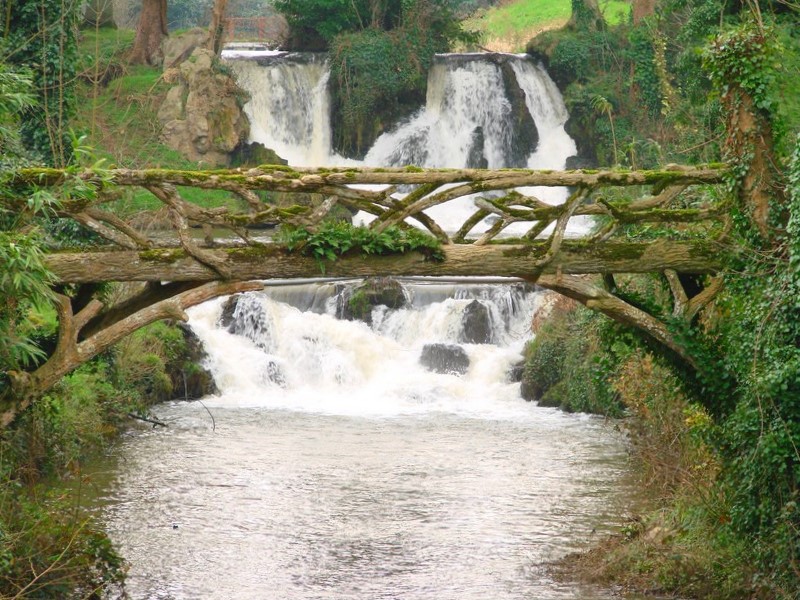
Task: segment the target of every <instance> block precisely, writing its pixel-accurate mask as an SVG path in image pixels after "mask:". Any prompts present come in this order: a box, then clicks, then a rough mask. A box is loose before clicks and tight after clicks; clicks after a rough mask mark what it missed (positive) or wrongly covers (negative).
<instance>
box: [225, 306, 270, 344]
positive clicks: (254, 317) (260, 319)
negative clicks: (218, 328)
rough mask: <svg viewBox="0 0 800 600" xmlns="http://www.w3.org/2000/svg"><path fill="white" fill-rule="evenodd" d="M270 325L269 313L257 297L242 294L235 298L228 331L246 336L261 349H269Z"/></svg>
mask: <svg viewBox="0 0 800 600" xmlns="http://www.w3.org/2000/svg"><path fill="white" fill-rule="evenodd" d="M224 312H225V311H224V310H223V313H224ZM270 325H271V324H270V318H269V315H268V314H267V313H266V311H265V310H264V306H263V305H262V304H261V301H260V300H259V299H258V297H256V296H252V295H248V294H242V295H240V296H239V297H238V298H237V300H236V307H235V309H234V311H233V318H232V320H231V321H230V324H229V325H228V333H232V334H234V335H241V336H243V337H246V338H247V339H249V340H250V341H252V342H253V343H254V344H255V345H256V346H258V347H259V348H261V349H262V350H266V351H269V350H270V349H271V347H272V337H271V335H270V330H271V327H270Z"/></svg>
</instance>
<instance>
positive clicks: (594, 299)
mask: <svg viewBox="0 0 800 600" xmlns="http://www.w3.org/2000/svg"><path fill="white" fill-rule="evenodd" d="M536 284H537V285H539V286H541V287H543V288H547V289H549V290H553V291H554V292H558V293H559V294H562V295H564V296H567V297H569V298H572V299H574V300H577V301H578V302H580V303H581V304H583V305H585V306H586V307H587V308H590V309H592V310H595V311H597V312H601V313H603V314H604V315H606V316H608V317H610V318H612V319H614V320H615V321H617V322H619V323H622V324H623V325H628V326H629V327H634V328H636V329H638V330H639V331H642V332H644V333H646V334H647V335H649V336H650V337H651V338H652V339H653V340H655V341H656V342H658V343H659V344H661V345H662V346H664V347H665V348H668V349H669V350H670V351H672V352H674V353H675V355H677V356H678V357H679V358H680V359H681V360H683V361H684V362H685V363H686V365H687V366H689V367H691V368H692V369H693V370H697V364H696V363H695V360H694V358H692V356H691V354H689V351H688V350H687V349H686V348H685V347H684V346H683V344H681V343H680V342H679V341H678V340H677V339H676V338H675V336H674V335H672V333H670V331H669V329H667V327H666V325H664V323H662V322H661V321H659V320H658V319H657V318H655V317H654V316H652V315H650V314H648V313H646V312H644V311H643V310H641V309H639V308H636V307H635V306H633V305H631V304H628V303H627V302H625V301H624V300H622V299H620V298H618V297H616V296H615V295H613V294H612V293H611V292H608V291H607V290H605V289H604V288H603V287H602V286H601V285H596V284H595V283H594V282H593V281H592V280H591V279H589V278H585V277H576V276H569V275H566V276H561V275H556V276H553V275H544V276H542V277H540V278H539V279H538V280H537V281H536Z"/></svg>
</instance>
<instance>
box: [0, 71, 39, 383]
mask: <svg viewBox="0 0 800 600" xmlns="http://www.w3.org/2000/svg"><path fill="white" fill-rule="evenodd" d="M34 105H35V97H34V86H33V83H32V82H31V80H30V78H29V77H26V76H24V75H20V74H19V73H15V72H13V71H10V70H8V68H7V67H6V66H5V65H0V151H1V152H2V156H3V158H2V163H3V167H4V168H6V169H7V168H10V167H13V166H18V165H19V164H20V163H22V162H24V161H25V160H26V158H25V151H24V149H23V147H22V144H21V141H20V133H19V127H20V125H21V121H22V119H20V115H25V117H26V118H27V117H28V114H29V112H30V111H29V109H31V108H32V107H33V106H34ZM0 192H2V193H3V195H5V194H6V193H8V192H9V191H8V190H3V189H2V183H0ZM12 194H13V192H12ZM51 202H52V199H51V197H50V196H49V195H46V194H41V193H40V194H35V195H34V196H32V197H31V198H30V199H29V201H28V202H27V203H26V204H25V205H24V208H23V209H22V210H19V209H18V208H17V207H14V208H6V207H0V264H2V265H3V269H2V271H0V369H2V371H7V370H9V369H19V368H23V367H27V366H29V365H30V364H31V363H33V362H34V361H35V360H36V359H37V358H39V357H41V355H42V353H41V351H40V350H39V349H38V348H37V347H36V345H35V344H33V343H32V342H31V341H30V340H29V339H28V335H27V334H28V333H30V331H29V330H28V329H27V328H26V327H25V321H26V319H27V317H28V315H29V313H30V311H31V310H32V308H33V307H35V306H36V305H39V304H44V303H45V302H46V301H47V300H48V299H49V298H50V295H51V292H50V287H49V283H50V281H51V279H50V275H49V273H48V272H47V270H46V269H45V267H44V264H43V260H42V258H43V256H42V250H41V248H40V245H39V240H40V232H39V230H38V229H37V228H36V227H35V226H33V225H32V224H31V223H30V217H31V216H32V215H34V214H36V213H41V212H45V211H46V210H47V209H48V208H49V205H50V204H51Z"/></svg>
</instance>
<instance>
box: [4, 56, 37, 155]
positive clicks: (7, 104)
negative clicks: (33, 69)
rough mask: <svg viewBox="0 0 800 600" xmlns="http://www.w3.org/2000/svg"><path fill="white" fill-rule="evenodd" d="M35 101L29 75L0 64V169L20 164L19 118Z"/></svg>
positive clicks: (21, 151) (22, 149) (21, 150)
mask: <svg viewBox="0 0 800 600" xmlns="http://www.w3.org/2000/svg"><path fill="white" fill-rule="evenodd" d="M35 104H36V97H35V95H34V88H33V82H32V81H31V78H30V76H27V75H25V74H23V73H18V72H15V71H13V70H11V69H9V67H8V66H7V65H5V64H3V63H0V168H9V167H12V166H14V165H16V164H19V163H20V162H21V161H23V160H24V158H25V154H26V152H25V150H24V148H23V146H22V141H21V139H20V132H19V127H20V124H21V120H22V117H23V116H25V115H26V114H27V113H28V112H29V111H31V110H32V108H33V107H34V105H35Z"/></svg>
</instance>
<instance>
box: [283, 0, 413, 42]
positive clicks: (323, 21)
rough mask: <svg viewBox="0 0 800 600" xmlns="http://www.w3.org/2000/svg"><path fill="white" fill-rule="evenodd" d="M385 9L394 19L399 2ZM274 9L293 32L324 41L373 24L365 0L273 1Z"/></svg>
mask: <svg viewBox="0 0 800 600" xmlns="http://www.w3.org/2000/svg"><path fill="white" fill-rule="evenodd" d="M376 5H377V3H376ZM386 6H387V8H388V9H389V10H388V11H387V12H388V13H389V15H390V18H392V19H393V20H396V19H397V18H398V17H399V9H400V3H399V2H396V1H395V2H387V3H386ZM275 8H276V9H277V10H278V12H280V13H281V14H282V15H283V16H284V17H286V20H287V21H288V22H289V25H290V26H291V27H292V28H293V29H295V30H298V31H304V30H305V31H311V32H314V33H316V34H317V35H319V36H320V37H321V38H322V39H323V40H325V41H327V42H331V40H333V38H334V37H336V36H337V35H338V34H340V33H343V32H348V31H355V30H358V29H364V28H365V27H367V26H369V25H372V19H371V17H372V15H371V11H370V8H371V7H370V3H369V2H365V1H364V0H358V1H350V0H275ZM375 26H376V27H381V26H382V23H376V24H375Z"/></svg>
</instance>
